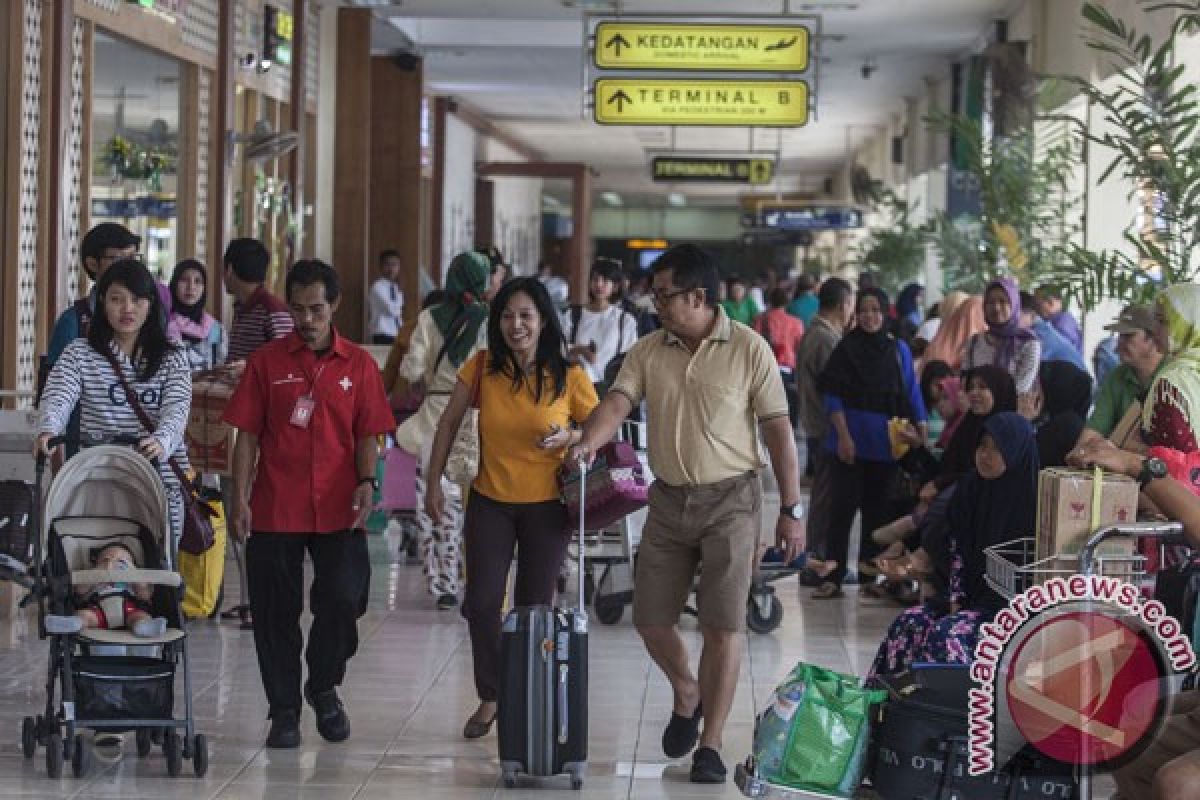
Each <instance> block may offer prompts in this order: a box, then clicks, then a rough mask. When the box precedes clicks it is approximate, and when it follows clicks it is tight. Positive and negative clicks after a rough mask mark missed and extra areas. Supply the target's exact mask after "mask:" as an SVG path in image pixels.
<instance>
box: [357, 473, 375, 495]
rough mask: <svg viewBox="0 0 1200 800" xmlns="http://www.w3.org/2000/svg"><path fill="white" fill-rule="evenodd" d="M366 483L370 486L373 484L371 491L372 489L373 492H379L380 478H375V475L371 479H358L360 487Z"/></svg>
mask: <svg viewBox="0 0 1200 800" xmlns="http://www.w3.org/2000/svg"><path fill="white" fill-rule="evenodd" d="M364 483H369V484H371V489H372V490H374V491H376V492H377V491H379V479H378V478H376V477H375V476H373V475H372V476H370V477H366V478H359V479H358V485H359V486H362V485H363V484H364Z"/></svg>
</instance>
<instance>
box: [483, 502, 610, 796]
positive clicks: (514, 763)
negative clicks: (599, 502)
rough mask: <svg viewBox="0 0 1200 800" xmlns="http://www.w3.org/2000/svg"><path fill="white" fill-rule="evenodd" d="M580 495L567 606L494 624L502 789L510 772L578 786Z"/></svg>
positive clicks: (582, 653) (582, 665) (583, 671)
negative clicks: (572, 594) (575, 599)
mask: <svg viewBox="0 0 1200 800" xmlns="http://www.w3.org/2000/svg"><path fill="white" fill-rule="evenodd" d="M583 492H584V489H583V487H582V486H581V487H580V493H581V495H582V494H583ZM580 500H581V502H580V509H581V512H580V516H579V576H580V580H579V604H578V605H577V606H576V607H575V608H574V609H569V610H566V609H559V608H551V607H550V606H529V607H522V608H516V609H513V610H512V611H510V612H509V614H508V616H507V617H506V618H505V620H504V626H503V628H502V633H501V640H500V698H499V708H498V709H497V719H496V732H497V736H498V737H499V745H500V768H501V771H502V773H503V778H504V785H505V787H507V788H510V789H511V788H513V787H514V786H516V784H517V775H518V774H524V775H529V776H531V777H539V778H545V777H552V776H555V775H563V774H566V775H569V776H570V777H571V788H572V789H580V788H582V787H583V777H584V774H585V773H586V771H587V730H588V723H587V699H588V688H587V683H588V682H587V667H588V647H587V646H588V618H587V612H586V611H585V610H584V605H583V575H584V563H583V561H584V554H583V550H584V548H583V533H584V519H583V513H582V509H583V508H584V506H585V504H584V503H583V502H582V500H583V498H582V497H581V498H580Z"/></svg>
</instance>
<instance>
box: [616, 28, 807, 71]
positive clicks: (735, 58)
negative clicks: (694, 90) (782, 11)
mask: <svg viewBox="0 0 1200 800" xmlns="http://www.w3.org/2000/svg"><path fill="white" fill-rule="evenodd" d="M808 47H809V32H808V28H806V27H804V26H803V25H794V24H793V25H748V24H746V25H743V24H736V23H735V24H724V25H711V24H703V23H670V24H667V23H660V22H601V23H600V24H599V25H597V26H596V43H595V62H596V66H597V67H599V68H600V69H658V70H665V69H690V70H718V71H724V72H804V71H806V70H807V69H808V64H809V62H808Z"/></svg>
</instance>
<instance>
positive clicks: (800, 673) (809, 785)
mask: <svg viewBox="0 0 1200 800" xmlns="http://www.w3.org/2000/svg"><path fill="white" fill-rule="evenodd" d="M886 697H887V694H886V692H884V691H881V690H868V689H864V688H862V686H861V681H860V679H859V678H858V677H856V676H853V675H843V674H841V673H838V672H834V671H832V670H828V669H825V668H823V667H818V666H814V665H812V664H805V663H803V662H802V663H800V664H798V665H797V666H796V668H795V669H793V670H792V672H791V674H790V675H788V678H787V680H786V681H784V683H783V684H782V685H780V686H779V688H778V689H776V691H775V698H774V702H772V704H771V706H770V708H768V709H767V710H766V711H765V712H764V713H763V715H762V717H761V718H760V719H759V724H758V730H757V731H756V736H755V754H756V758H757V761H758V764H759V767H760V775H761V777H763V778H764V779H765V780H767V781H769V782H771V783H775V784H778V785H781V786H786V787H788V788H791V789H800V790H804V791H810V792H821V793H824V794H833V795H839V796H842V797H851V796H853V795H854V793H855V791H856V790H857V789H858V785H859V783H861V781H862V774H863V769H864V766H865V760H866V749H867V741H868V738H869V728H870V715H871V707H872V706H873V705H875V704H877V703H881V702H883V701H884V700H885V699H886Z"/></svg>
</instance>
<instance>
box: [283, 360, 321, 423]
mask: <svg viewBox="0 0 1200 800" xmlns="http://www.w3.org/2000/svg"><path fill="white" fill-rule="evenodd" d="M324 371H325V365H324V364H322V365H321V368H320V369H319V370H317V374H316V375H314V376H313V379H312V383H311V384H309V388H308V392H306V393H305V394H302V395H300V396H299V397H297V398H296V405H294V406H292V416H291V419H289V420H288V422H290V423H291V424H293V425H295V426H296V427H297V428H302V429H307V428H308V425H309V423H310V422H312V415H313V411H315V410H316V408H317V401H316V398H314V397H313V393H314V392H315V391H316V389H317V380H318V379H319V378H320V377H321V373H322V372H324Z"/></svg>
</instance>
